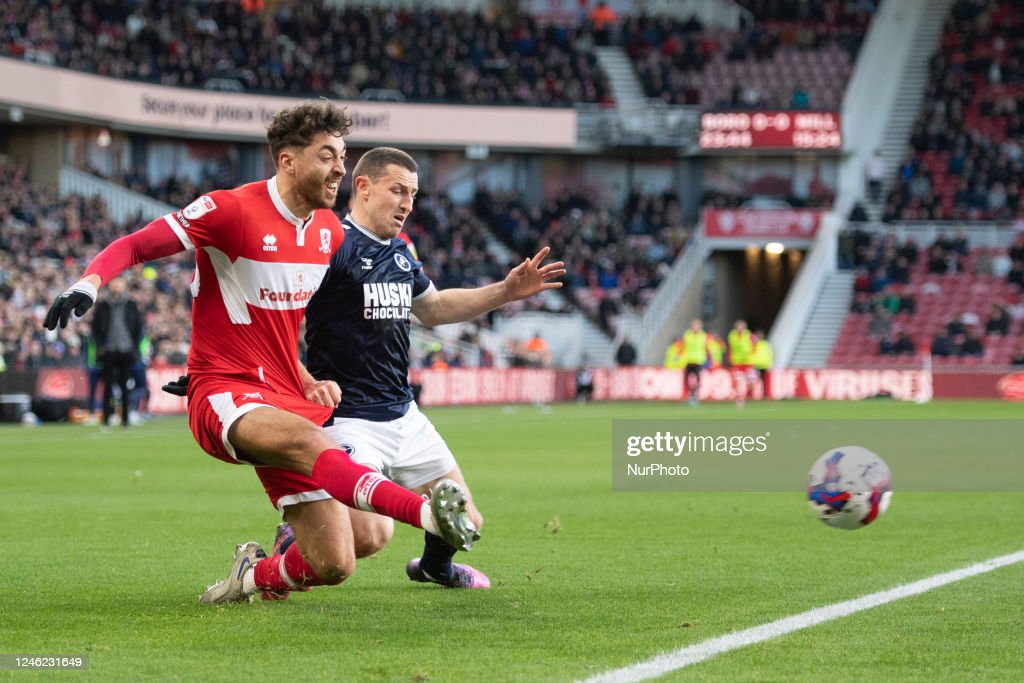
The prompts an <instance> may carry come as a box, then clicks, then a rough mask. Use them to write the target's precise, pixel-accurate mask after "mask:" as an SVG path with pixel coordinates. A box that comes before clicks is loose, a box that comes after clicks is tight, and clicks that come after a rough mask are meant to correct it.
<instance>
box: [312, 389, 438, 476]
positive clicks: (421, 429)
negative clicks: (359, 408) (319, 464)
mask: <svg viewBox="0 0 1024 683" xmlns="http://www.w3.org/2000/svg"><path fill="white" fill-rule="evenodd" d="M324 431H325V432H327V436H328V437H329V438H330V439H331V440H332V441H334V442H335V443H336V444H338V446H339V447H340V448H341V449H342V450H343V451H345V452H346V453H348V454H349V457H351V458H352V460H353V461H355V462H357V463H359V464H360V465H366V466H367V467H373V468H374V469H377V470H379V471H380V473H381V474H383V475H384V476H386V477H388V478H389V479H391V480H392V481H393V482H395V483H396V484H398V485H399V486H404V487H405V488H407V489H414V488H416V487H417V486H422V485H423V484H426V483H427V482H431V481H434V480H435V479H439V478H441V477H443V476H444V475H446V474H448V473H449V472H451V471H452V470H453V469H455V456H453V455H452V452H451V451H450V450H448V445H447V444H446V443H445V442H444V439H442V438H441V435H440V434H438V433H437V430H436V429H434V425H432V424H431V423H430V420H428V419H427V416H426V415H424V414H423V413H421V412H420V409H419V407H418V406H417V405H416V404H415V403H412V404H410V405H409V412H407V413H406V414H405V415H403V416H402V417H400V418H398V419H396V420H391V421H389V422H373V421H371V420H363V419H360V418H356V417H336V418H334V424H333V425H331V426H330V427H327V428H326V429H325V430H324Z"/></svg>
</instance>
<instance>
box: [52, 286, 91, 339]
mask: <svg viewBox="0 0 1024 683" xmlns="http://www.w3.org/2000/svg"><path fill="white" fill-rule="evenodd" d="M98 294H99V292H98V291H97V290H96V286H95V285H94V284H92V283H91V282H89V281H88V280H79V281H78V282H77V283H75V284H74V285H72V286H71V289H69V290H68V291H66V292H64V293H63V294H61V295H60V296H58V297H57V298H56V299H55V300H54V302H53V305H52V306H50V310H49V311H47V312H46V319H45V320H44V321H43V327H45V328H46V329H48V330H55V329H57V326H58V324H59V325H60V327H67V324H68V318H70V317H71V312H72V311H74V313H75V315H76V316H78V317H82V316H83V315H85V312H86V311H88V310H89V309H90V308H92V305H93V304H94V303H96V296H97V295H98Z"/></svg>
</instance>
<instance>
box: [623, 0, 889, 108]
mask: <svg viewBox="0 0 1024 683" xmlns="http://www.w3.org/2000/svg"><path fill="white" fill-rule="evenodd" d="M740 4H741V5H743V6H745V7H746V8H747V9H749V10H750V11H751V13H752V15H753V17H754V21H753V22H752V23H749V24H748V23H747V22H746V21H744V25H743V26H741V28H740V30H738V31H735V32H734V31H725V30H721V29H710V28H706V27H705V26H704V25H703V24H702V23H701V22H700V21H699V20H698V19H697V18H696V17H691V18H689V19H688V20H685V21H683V20H677V19H671V18H668V17H654V16H647V15H639V16H631V17H627V18H625V19H624V21H623V23H622V26H621V31H620V36H621V44H622V46H623V47H624V48H625V49H626V50H627V52H628V53H629V55H630V57H631V58H632V60H633V63H634V66H635V67H636V70H637V73H638V75H639V77H640V80H641V83H642V84H643V87H644V91H645V93H646V94H647V96H648V97H653V98H661V99H663V100H664V101H665V102H666V103H668V104H701V105H704V106H709V107H716V108H751V107H755V108H766V109H788V108H793V109H810V108H814V107H824V108H837V107H838V105H839V101H838V99H837V96H838V95H841V92H842V91H841V89H839V90H836V89H834V86H836V85H840V86H841V85H842V83H845V80H846V78H847V77H848V76H849V65H850V64H852V62H853V59H854V57H855V56H856V54H857V51H858V49H859V48H860V44H861V42H862V40H863V38H864V34H865V33H866V31H867V27H868V24H869V23H870V22H871V17H872V15H873V13H874V11H875V8H876V3H874V2H870V1H865V0H861V1H848V0H828V1H827V2H799V1H797V0H746V1H745V2H741V3H740ZM783 60H785V63H784V64H783V63H781V62H782V61H783ZM773 62H779V63H778V64H777V65H778V67H779V68H777V69H769V71H775V72H776V74H775V75H777V76H779V78H775V77H774V76H775V75H769V74H767V72H766V71H761V70H760V69H759V68H758V67H759V66H761V65H770V64H772V63H773ZM709 66H710V67H711V69H707V67H709ZM783 67H784V68H783ZM805 67H806V68H805ZM705 71H708V73H705ZM711 72H713V73H711ZM836 80H840V81H842V83H839V84H837V83H835V81H836ZM723 83H724V84H725V85H726V86H727V87H726V88H725V89H724V90H723V89H721V85H722V84H723Z"/></svg>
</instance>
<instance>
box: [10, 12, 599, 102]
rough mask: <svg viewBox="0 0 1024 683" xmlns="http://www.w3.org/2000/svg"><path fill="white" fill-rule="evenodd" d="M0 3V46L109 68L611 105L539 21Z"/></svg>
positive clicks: (156, 76) (144, 75) (283, 88)
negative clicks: (0, 13)
mask: <svg viewBox="0 0 1024 683" xmlns="http://www.w3.org/2000/svg"><path fill="white" fill-rule="evenodd" d="M4 11H5V21H6V24H5V27H4V30H3V33H0V55H9V56H12V57H18V58H22V59H27V60H31V61H36V62H41V63H45V64H54V65H57V66H64V67H68V68H71V69H75V70H78V71H87V72H93V73H98V74H101V75H105V76H112V77H115V78H128V79H135V80H143V81H150V82H154V83H160V84H163V85H176V86H186V87H203V86H205V87H208V88H222V89H223V88H228V87H229V88H230V89H232V90H246V91H250V92H268V93H274V94H291V95H311V96H321V95H325V94H329V95H333V96H335V97H339V98H345V99H358V98H359V97H360V95H361V94H363V95H367V96H369V95H370V94H371V93H378V94H380V95H382V96H387V97H393V98H398V99H410V100H430V101H454V102H460V103H464V104H529V105H534V106H548V105H562V106H564V105H568V104H571V103H575V102H592V103H609V102H611V95H610V91H609V89H608V86H607V81H606V78H605V76H604V74H603V72H602V71H601V70H600V69H599V68H598V67H597V64H596V58H595V57H594V55H593V53H592V51H591V49H590V45H592V44H593V40H592V38H591V37H590V36H589V34H588V33H587V30H586V28H585V27H584V28H583V29H575V28H568V29H560V28H557V27H542V26H540V25H538V24H537V22H536V21H535V20H534V19H533V18H531V17H530V16H528V15H518V14H512V13H499V14H498V15H497V16H495V17H490V16H485V15H483V14H469V13H466V12H447V11H440V10H428V9H424V10H394V9H391V8H380V7H373V8H370V7H347V8H344V9H340V8H337V7H334V6H330V5H326V4H324V3H320V2H315V3H312V2H311V3H280V4H279V5H278V6H277V8H276V10H275V11H274V12H273V14H272V15H270V16H268V17H264V16H262V15H261V14H259V13H252V14H249V13H246V12H245V11H244V10H243V9H242V7H241V5H240V4H239V3H235V2H213V3H211V2H201V1H200V0H187V1H185V2H177V1H174V0H155V1H154V2H150V3H146V5H144V6H139V7H135V5H134V4H133V3H111V2H107V3H90V2H85V1H84V0H73V1H70V2H63V3H60V4H59V5H57V6H51V5H49V4H48V3H36V2H31V1H30V0H11V1H10V2H5V3H4ZM268 11H269V10H268ZM67 26H75V27H77V28H78V30H75V31H66V30H64V27H67ZM171 26H173V27H174V28H173V30H171V28H170V27H171ZM467 37H471V40H470V39H467ZM254 46H256V47H254Z"/></svg>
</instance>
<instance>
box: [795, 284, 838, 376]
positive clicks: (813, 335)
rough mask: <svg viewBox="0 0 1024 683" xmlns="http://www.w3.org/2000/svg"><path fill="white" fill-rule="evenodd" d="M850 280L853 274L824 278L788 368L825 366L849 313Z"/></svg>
mask: <svg viewBox="0 0 1024 683" xmlns="http://www.w3.org/2000/svg"><path fill="white" fill-rule="evenodd" d="M853 279H854V273H853V272H852V271H833V272H831V273H829V274H828V275H827V276H826V278H825V286H824V287H822V288H821V290H820V292H821V293H820V295H819V296H818V300H817V302H815V304H814V308H813V309H812V310H811V315H810V319H809V320H808V322H807V326H806V327H805V328H804V333H803V335H802V336H801V337H800V340H799V341H798V342H797V345H796V350H795V351H794V352H793V358H792V360H791V362H790V364H789V365H790V367H794V368H824V367H826V366H827V365H828V359H829V353H830V352H831V351H832V347H833V346H835V343H836V339H838V337H839V332H840V330H842V329H843V321H844V320H846V316H847V313H848V312H849V310H850V300H851V299H852V297H853Z"/></svg>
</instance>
